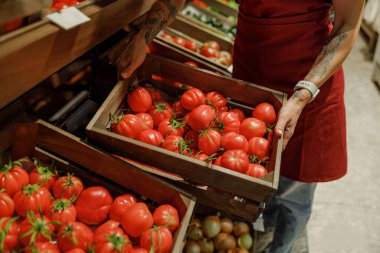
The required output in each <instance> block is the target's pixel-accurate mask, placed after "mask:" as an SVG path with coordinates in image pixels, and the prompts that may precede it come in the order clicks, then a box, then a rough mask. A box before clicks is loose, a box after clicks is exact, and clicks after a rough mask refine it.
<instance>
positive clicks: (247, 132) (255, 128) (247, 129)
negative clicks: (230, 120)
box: [240, 118, 267, 141]
mask: <svg viewBox="0 0 380 253" xmlns="http://www.w3.org/2000/svg"><path fill="white" fill-rule="evenodd" d="M266 131H267V128H266V127H265V123H264V122H262V121H261V120H258V119H255V118H246V119H245V120H243V122H241V124H240V134H242V135H244V136H245V138H247V140H248V141H249V140H250V139H251V138H253V137H263V136H264V135H265V133H266Z"/></svg>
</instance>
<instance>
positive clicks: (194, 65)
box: [184, 61, 198, 68]
mask: <svg viewBox="0 0 380 253" xmlns="http://www.w3.org/2000/svg"><path fill="white" fill-rule="evenodd" d="M184 63H185V64H187V65H190V66H192V67H196V68H197V67H198V65H197V64H196V63H195V62H193V61H186V62H184Z"/></svg>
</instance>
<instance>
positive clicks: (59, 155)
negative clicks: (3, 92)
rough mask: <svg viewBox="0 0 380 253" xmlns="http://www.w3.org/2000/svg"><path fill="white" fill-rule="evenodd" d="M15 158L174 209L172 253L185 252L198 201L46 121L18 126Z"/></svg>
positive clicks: (87, 183) (15, 137)
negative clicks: (54, 166) (176, 217)
mask: <svg viewBox="0 0 380 253" xmlns="http://www.w3.org/2000/svg"><path fill="white" fill-rule="evenodd" d="M12 157H13V159H14V160H15V159H20V158H23V157H30V158H31V157H37V158H40V159H42V160H43V161H46V160H49V161H55V162H57V164H58V170H60V171H64V172H73V173H75V174H76V175H77V176H78V177H80V178H81V179H82V180H83V182H84V184H85V185H86V186H90V185H104V186H106V187H107V188H108V189H109V190H110V192H111V193H113V194H114V195H115V196H116V195H120V194H123V193H125V192H130V193H132V194H135V195H136V196H140V199H147V203H148V204H153V205H154V204H171V205H173V206H174V207H176V208H177V210H178V213H179V216H180V218H181V222H180V226H179V227H178V229H177V231H176V233H175V234H174V245H173V249H172V251H171V252H172V253H178V252H182V249H183V247H184V243H185V239H186V231H187V227H188V225H189V222H190V219H191V217H192V215H193V211H194V206H195V200H194V199H193V198H192V197H191V196H190V195H188V194H186V193H184V192H183V191H180V190H178V189H177V188H175V187H173V186H171V185H168V184H167V183H165V182H163V181H161V180H159V179H158V178H157V177H155V176H153V175H149V174H147V173H145V172H143V171H141V170H139V169H137V168H136V167H135V166H133V165H131V164H130V163H126V162H123V161H122V160H120V159H116V158H115V157H113V156H111V155H108V154H106V153H104V152H101V151H100V150H98V149H95V148H93V147H91V146H89V145H87V144H85V143H84V142H82V141H81V140H80V139H79V138H77V137H75V136H73V135H71V134H68V133H66V132H64V131H62V130H61V129H59V128H56V127H54V126H52V125H50V124H48V123H46V122H43V121H38V122H37V123H27V124H22V125H18V126H17V128H16V130H15V134H14V139H13V145H12Z"/></svg>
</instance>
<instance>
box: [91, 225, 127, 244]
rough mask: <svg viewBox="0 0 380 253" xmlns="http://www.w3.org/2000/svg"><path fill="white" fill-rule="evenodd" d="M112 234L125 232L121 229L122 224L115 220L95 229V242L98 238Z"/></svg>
mask: <svg viewBox="0 0 380 253" xmlns="http://www.w3.org/2000/svg"><path fill="white" fill-rule="evenodd" d="M110 232H123V230H122V229H121V228H120V222H118V221H114V220H108V221H106V222H104V223H103V224H102V225H100V226H99V227H97V228H96V229H95V231H94V240H96V239H97V237H101V236H102V235H103V234H106V233H110Z"/></svg>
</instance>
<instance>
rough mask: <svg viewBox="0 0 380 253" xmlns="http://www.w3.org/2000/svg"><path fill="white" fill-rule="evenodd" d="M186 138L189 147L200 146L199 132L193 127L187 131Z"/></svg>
mask: <svg viewBox="0 0 380 253" xmlns="http://www.w3.org/2000/svg"><path fill="white" fill-rule="evenodd" d="M184 140H185V141H186V142H188V143H189V148H191V149H194V148H196V147H198V133H197V132H196V131H194V130H192V129H190V130H189V131H187V132H186V134H185V137H184Z"/></svg>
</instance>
